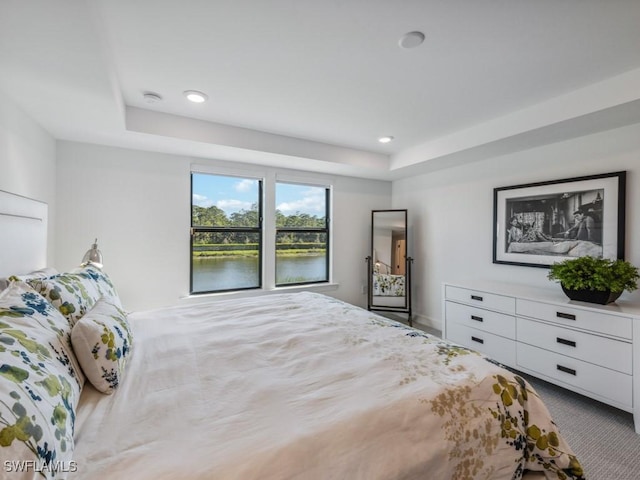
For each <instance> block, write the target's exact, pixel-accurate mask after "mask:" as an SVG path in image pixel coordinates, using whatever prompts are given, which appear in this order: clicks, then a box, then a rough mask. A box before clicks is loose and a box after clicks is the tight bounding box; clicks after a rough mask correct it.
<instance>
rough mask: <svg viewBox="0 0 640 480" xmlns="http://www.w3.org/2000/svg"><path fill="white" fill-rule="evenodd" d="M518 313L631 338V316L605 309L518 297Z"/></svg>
mask: <svg viewBox="0 0 640 480" xmlns="http://www.w3.org/2000/svg"><path fill="white" fill-rule="evenodd" d="M516 313H517V315H518V316H520V315H522V316H525V317H532V318H538V319H540V320H546V321H548V322H553V323H557V324H559V325H566V326H570V327H573V328H578V329H585V330H590V331H592V332H598V333H603V334H605V335H613V336H616V337H620V338H626V339H629V340H631V330H632V320H631V318H629V317H619V316H617V315H610V314H608V313H606V312H604V311H595V310H582V309H579V308H572V307H570V306H566V305H553V304H550V303H542V302H533V301H531V300H522V299H518V301H517V304H516Z"/></svg>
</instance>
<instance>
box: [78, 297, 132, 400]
mask: <svg viewBox="0 0 640 480" xmlns="http://www.w3.org/2000/svg"><path fill="white" fill-rule="evenodd" d="M132 342H133V336H132V334H131V327H130V326H129V321H128V319H127V314H126V313H125V312H124V310H122V308H120V306H119V305H116V304H115V303H113V301H112V299H111V298H108V297H102V298H101V299H100V300H98V301H97V302H96V304H95V305H94V306H93V308H92V309H91V310H89V311H88V312H87V313H86V314H85V315H84V316H83V317H82V318H81V319H80V320H78V321H77V322H76V324H75V325H74V326H73V330H72V331H71V343H72V344H73V349H74V351H75V353H76V356H77V358H78V362H79V363H80V366H81V367H82V370H83V371H84V374H85V375H86V377H87V379H88V380H89V382H91V384H92V385H93V386H94V387H95V388H96V390H98V391H100V392H102V393H106V394H112V393H113V392H114V390H115V389H116V388H118V385H119V384H120V382H121V381H122V376H123V374H124V369H125V365H126V362H127V359H128V357H129V356H130V354H131V345H132Z"/></svg>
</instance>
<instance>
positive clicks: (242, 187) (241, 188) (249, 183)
mask: <svg viewBox="0 0 640 480" xmlns="http://www.w3.org/2000/svg"><path fill="white" fill-rule="evenodd" d="M255 184H256V182H255V180H249V179H244V180H240V181H239V182H238V183H236V184H235V185H234V186H233V188H235V189H236V191H237V192H250V191H251V189H252V188H253V187H254V186H255Z"/></svg>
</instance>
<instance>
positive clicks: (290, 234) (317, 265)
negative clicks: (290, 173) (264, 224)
mask: <svg viewBox="0 0 640 480" xmlns="http://www.w3.org/2000/svg"><path fill="white" fill-rule="evenodd" d="M275 254H276V273H275V275H276V286H284V285H300V284H305V283H317V282H327V281H329V188H326V187H317V186H310V185H299V184H293V183H283V182H277V183H276V252H275Z"/></svg>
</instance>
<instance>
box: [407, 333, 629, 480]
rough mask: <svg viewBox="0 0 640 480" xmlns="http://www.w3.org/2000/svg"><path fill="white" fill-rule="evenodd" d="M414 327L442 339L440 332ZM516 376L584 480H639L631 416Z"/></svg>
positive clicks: (582, 397) (523, 375)
mask: <svg viewBox="0 0 640 480" xmlns="http://www.w3.org/2000/svg"><path fill="white" fill-rule="evenodd" d="M414 326H415V327H416V328H420V329H422V330H424V331H426V332H427V333H431V334H433V335H437V336H441V332H440V331H439V330H435V329H432V328H429V327H425V326H424V325H421V324H414ZM518 373H519V374H520V375H521V376H522V377H523V378H525V379H526V380H527V381H528V382H529V383H530V384H531V385H532V386H533V388H534V389H535V390H536V391H537V392H538V395H540V397H541V398H542V399H543V400H544V402H545V404H546V405H547V408H548V409H549V412H550V413H551V416H552V417H553V419H554V421H555V422H556V425H558V428H559V429H560V432H561V433H562V435H563V436H564V438H565V439H566V440H567V443H569V445H570V446H571V448H572V449H573V452H574V453H575V454H576V456H577V457H578V460H580V463H581V464H582V467H583V468H584V472H585V476H586V478H587V480H639V479H640V435H638V434H637V433H636V432H635V430H634V426H633V416H632V415H631V414H630V413H627V412H624V411H622V410H619V409H617V408H613V407H610V406H609V405H605V404H603V403H600V402H597V401H595V400H592V399H590V398H587V397H584V396H582V395H579V394H577V393H573V392H571V391H569V390H566V389H564V388H561V387H558V386H556V385H552V384H550V383H548V382H545V381H544V380H539V379H537V378H534V377H532V376H530V375H526V374H523V373H520V372H518Z"/></svg>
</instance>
